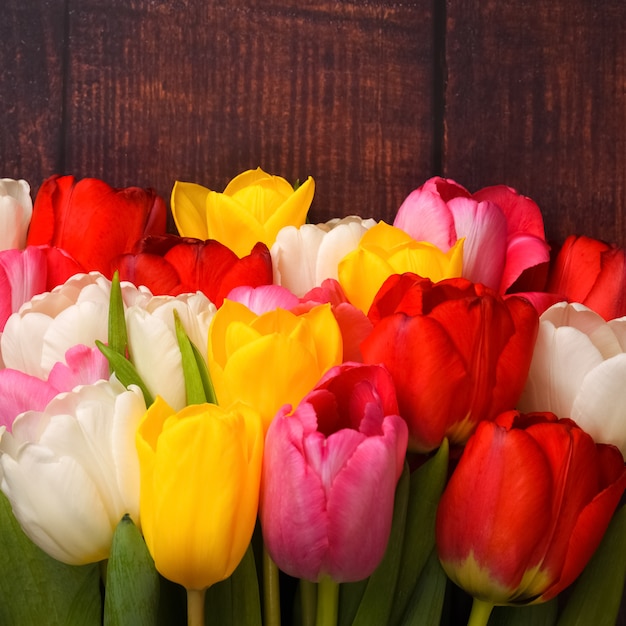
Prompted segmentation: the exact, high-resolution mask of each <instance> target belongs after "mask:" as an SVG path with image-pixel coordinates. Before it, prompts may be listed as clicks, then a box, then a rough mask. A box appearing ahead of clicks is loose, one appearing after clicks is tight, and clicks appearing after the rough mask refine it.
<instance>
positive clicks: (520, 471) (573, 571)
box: [436, 411, 626, 604]
mask: <svg viewBox="0 0 626 626" xmlns="http://www.w3.org/2000/svg"><path fill="white" fill-rule="evenodd" d="M625 487H626V471H625V469H624V459H623V458H622V455H621V453H620V452H619V450H618V449H617V448H615V447H614V446H610V445H606V444H596V443H594V442H593V440H592V438H591V437H590V436H589V435H588V434H587V433H585V432H584V431H583V430H581V429H580V428H578V426H576V425H575V424H574V422H572V421H571V420H568V419H561V420H557V418H556V417H555V416H554V415H553V414H551V413H535V414H528V415H523V414H519V413H517V412H515V411H509V412H507V413H504V414H502V415H500V416H499V417H498V418H497V419H496V420H495V422H483V423H481V424H480V425H479V427H478V428H477V430H476V433H475V434H474V435H473V436H472V437H471V438H470V440H469V441H468V443H467V446H466V447H465V451H464V452H463V455H462V456H461V459H460V461H459V464H458V466H457V467H456V469H455V470H454V473H453V474H452V477H451V479H450V481H449V483H448V485H447V487H446V489H445V491H444V493H443V496H442V498H441V501H440V504H439V509H438V512H437V530H436V538H437V549H438V552H439V558H440V560H441V563H442V565H443V567H444V569H445V571H446V572H447V574H448V575H449V576H450V577H451V578H452V580H453V581H454V582H455V583H456V584H458V585H459V586H461V587H462V588H463V589H465V590H466V591H467V592H468V593H470V594H472V595H473V596H475V597H476V598H477V599H480V600H481V601H482V602H486V603H490V604H512V603H515V604H519V603H530V602H542V601H546V600H549V599H550V598H553V597H554V596H556V595H557V594H558V593H560V592H561V591H562V590H563V589H564V588H565V587H567V586H568V585H569V584H571V583H572V582H573V581H574V580H575V579H576V577H577V576H578V575H579V574H580V573H581V571H582V570H583V568H584V567H585V565H586V563H587V561H588V560H589V559H590V557H591V555H592V554H593V552H594V551H595V549H596V548H597V546H598V544H599V543H600V540H601V539H602V536H603V535H604V532H605V530H606V528H607V526H608V524H609V521H610V520H611V517H612V515H613V512H614V511H615V509H616V507H617V505H618V503H619V500H620V498H621V496H622V493H623V491H624V488H625Z"/></svg>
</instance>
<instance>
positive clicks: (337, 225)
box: [270, 216, 376, 297]
mask: <svg viewBox="0 0 626 626" xmlns="http://www.w3.org/2000/svg"><path fill="white" fill-rule="evenodd" d="M375 224H376V221H375V220H373V219H365V220H364V219H362V218H360V217H356V216H349V217H344V218H342V219H333V220H330V221H328V222H326V223H324V224H317V225H316V224H304V225H302V226H301V227H300V228H295V227H294V226H286V227H285V228H282V229H281V230H280V231H279V232H278V235H277V236H276V241H275V243H274V244H273V245H272V248H271V250H270V253H271V255H272V265H273V267H274V284H276V285H281V286H282V287H286V288H287V289H289V291H291V292H292V293H294V294H295V295H296V296H298V297H302V296H303V295H304V294H305V293H307V292H308V291H310V290H311V289H313V288H314V287H319V286H320V285H321V284H322V282H323V281H324V280H325V279H327V278H334V279H335V280H337V266H338V265H339V261H341V259H343V257H344V256H346V254H348V253H349V252H352V250H354V249H355V248H356V247H357V245H358V243H359V241H360V239H361V237H362V236H363V235H364V233H365V232H366V231H367V230H368V229H370V228H371V227H372V226H374V225H375Z"/></svg>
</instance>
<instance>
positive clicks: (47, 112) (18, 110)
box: [0, 0, 65, 190]
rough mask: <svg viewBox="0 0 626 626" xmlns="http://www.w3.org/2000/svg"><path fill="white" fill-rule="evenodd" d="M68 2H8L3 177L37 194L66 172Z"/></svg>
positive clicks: (1, 75)
mask: <svg viewBox="0 0 626 626" xmlns="http://www.w3.org/2000/svg"><path fill="white" fill-rule="evenodd" d="M64 6H65V5H64V2H63V0H49V1H47V2H34V3H33V2H24V1H23V0H4V2H3V4H2V19H1V20H0V120H2V131H1V132H0V177H9V178H25V179H26V180H28V182H29V183H30V184H31V186H32V187H33V190H36V189H37V188H38V186H39V183H40V181H41V180H42V178H43V177H46V176H49V175H50V174H51V173H53V172H54V171H57V170H58V169H59V168H60V167H62V139H61V138H62V134H63V46H64V41H65V36H64V19H65V13H64Z"/></svg>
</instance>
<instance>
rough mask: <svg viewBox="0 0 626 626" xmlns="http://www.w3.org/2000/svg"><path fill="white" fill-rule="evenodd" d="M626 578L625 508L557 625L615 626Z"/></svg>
mask: <svg viewBox="0 0 626 626" xmlns="http://www.w3.org/2000/svg"><path fill="white" fill-rule="evenodd" d="M625 578H626V506H623V507H622V508H621V509H619V510H618V511H617V513H616V514H615V515H614V516H613V519H612V520H611V523H610V524H609V527H608V529H607V531H606V533H605V535H604V538H603V539H602V542H601V543H600V545H599V546H598V549H597V550H596V552H595V554H594V555H593V557H591V560H590V561H589V563H588V564H587V567H585V569H584V570H583V573H582V574H581V575H580V577H579V578H578V580H577V581H576V583H575V584H574V587H573V589H572V593H571V595H570V594H569V593H568V595H569V600H568V602H567V604H566V605H565V608H564V609H563V612H562V614H561V616H560V618H559V621H558V622H557V624H558V626H588V625H589V624H593V626H613V625H614V624H615V622H616V620H617V615H618V613H619V607H620V602H621V599H622V594H623V592H624V580H625Z"/></svg>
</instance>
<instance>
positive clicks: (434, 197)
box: [394, 177, 549, 293]
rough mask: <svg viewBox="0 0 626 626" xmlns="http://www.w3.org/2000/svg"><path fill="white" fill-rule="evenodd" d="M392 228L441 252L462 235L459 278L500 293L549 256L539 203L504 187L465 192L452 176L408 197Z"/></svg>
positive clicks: (431, 181)
mask: <svg viewBox="0 0 626 626" xmlns="http://www.w3.org/2000/svg"><path fill="white" fill-rule="evenodd" d="M394 226H396V227H398V228H401V229H402V230H404V231H405V232H407V233H408V234H409V235H411V237H413V238H414V239H417V240H418V241H428V242H430V243H433V244H435V245H436V246H437V247H438V248H440V249H441V250H444V251H446V250H449V249H450V248H451V247H452V246H453V245H454V243H455V242H456V241H457V240H458V239H461V238H464V239H465V243H464V246H463V277H464V278H467V279H469V280H471V281H472V282H474V283H482V284H484V285H486V286H487V287H490V288H491V289H494V290H496V291H499V292H500V293H505V292H506V291H507V290H508V289H509V288H510V287H511V286H512V285H513V283H515V282H516V281H517V280H518V279H519V278H520V277H521V275H522V274H523V273H524V272H525V271H526V270H529V269H530V268H533V267H537V266H539V265H543V264H546V263H547V262H548V260H549V247H548V244H547V243H546V241H545V235H544V230H543V219H542V217H541V212H540V210H539V207H538V206H537V205H536V204H535V202H533V201H532V200H531V199H530V198H526V197H525V196H522V195H520V194H518V193H517V191H515V190H514V189H512V188H510V187H507V186H505V185H496V186H493V187H485V188H484V189H481V190H479V191H477V192H476V193H474V194H470V192H469V191H467V189H465V188H464V187H462V186H461V185H459V184H458V183H456V182H454V181H452V180H448V179H445V178H440V177H434V178H431V179H429V180H427V181H426V182H425V183H424V184H423V185H422V186H421V187H419V188H418V189H416V190H415V191H413V192H411V193H410V194H409V195H408V197H407V198H406V199H405V201H404V202H403V203H402V206H401V207H400V208H399V209H398V213H397V215H396V219H395V221H394ZM542 287H543V285H536V286H533V288H532V289H531V290H532V291H538V290H541V288H542ZM525 290H526V286H525Z"/></svg>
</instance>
